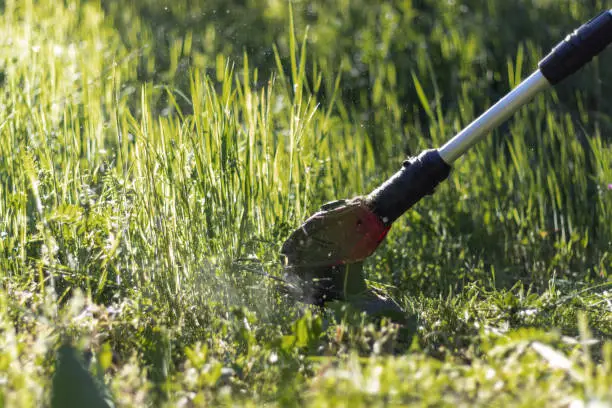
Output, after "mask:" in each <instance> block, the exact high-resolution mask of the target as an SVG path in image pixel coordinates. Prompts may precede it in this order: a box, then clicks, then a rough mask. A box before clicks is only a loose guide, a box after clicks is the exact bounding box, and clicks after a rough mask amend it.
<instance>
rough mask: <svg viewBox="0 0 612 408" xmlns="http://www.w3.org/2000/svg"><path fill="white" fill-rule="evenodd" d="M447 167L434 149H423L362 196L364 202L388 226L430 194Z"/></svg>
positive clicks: (442, 178)
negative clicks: (388, 177) (364, 198)
mask: <svg viewBox="0 0 612 408" xmlns="http://www.w3.org/2000/svg"><path fill="white" fill-rule="evenodd" d="M450 170H451V167H450V166H449V165H448V164H446V162H445V161H444V160H442V157H440V153H438V151H437V150H425V151H424V152H422V153H421V154H420V155H418V156H417V157H413V158H411V159H410V160H406V161H404V164H403V166H402V169H401V170H400V171H398V172H397V173H395V174H394V175H393V176H391V178H390V179H388V180H387V181H385V182H384V183H383V184H382V185H381V186H379V187H378V188H377V189H376V190H374V191H372V192H371V193H370V194H369V195H368V196H367V197H366V203H367V205H368V206H369V207H370V208H371V209H372V212H374V214H376V215H377V216H378V218H380V219H381V220H382V222H383V223H384V224H385V225H387V226H389V225H391V224H392V223H393V221H395V220H396V219H397V218H398V217H399V216H400V215H402V214H403V213H405V212H406V211H407V210H408V209H409V208H410V207H412V206H413V205H414V204H416V203H417V201H419V200H420V199H421V198H423V197H425V196H426V195H430V194H433V192H434V190H435V188H436V186H437V185H438V184H440V183H441V182H442V181H444V180H445V179H446V178H447V177H448V175H449V173H450Z"/></svg>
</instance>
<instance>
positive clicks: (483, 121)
mask: <svg viewBox="0 0 612 408" xmlns="http://www.w3.org/2000/svg"><path fill="white" fill-rule="evenodd" d="M549 86H550V83H549V82H548V80H547V79H546V78H545V77H544V75H542V73H541V72H540V70H537V71H535V72H534V73H533V74H531V75H530V76H529V77H528V78H527V79H525V80H524V81H523V82H521V83H520V84H519V85H518V86H517V87H516V88H514V89H513V90H512V91H511V92H510V93H508V94H507V95H506V96H504V97H503V98H502V99H500V100H499V101H498V102H497V103H496V104H495V105H493V106H492V107H490V108H489V109H488V110H487V111H486V112H485V113H483V114H482V115H480V117H478V119H476V120H475V121H473V122H472V123H470V124H469V125H468V126H467V127H466V128H465V129H463V130H462V131H461V132H459V133H458V134H457V135H456V136H455V137H453V138H452V139H451V140H449V141H448V142H446V144H445V145H444V146H442V147H441V148H440V149H438V153H440V157H442V160H444V161H445V162H446V163H447V164H452V163H453V162H454V161H455V160H457V159H458V158H459V157H460V156H461V155H462V154H463V153H465V152H466V151H467V150H468V149H469V148H470V147H472V146H473V145H474V144H475V143H476V142H478V141H479V140H480V139H482V138H483V137H484V136H485V135H486V134H488V133H489V132H490V131H491V130H493V129H495V128H496V127H497V126H499V125H501V124H502V123H503V122H505V121H506V120H507V119H508V118H509V117H510V116H512V114H514V113H515V112H516V111H517V110H518V109H520V108H521V107H522V106H523V105H525V104H526V103H528V102H529V101H531V100H532V99H533V97H534V96H535V95H536V94H538V93H539V92H540V91H542V90H544V89H546V88H548V87H549Z"/></svg>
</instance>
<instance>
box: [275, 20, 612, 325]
mask: <svg viewBox="0 0 612 408" xmlns="http://www.w3.org/2000/svg"><path fill="white" fill-rule="evenodd" d="M610 42H612V10H609V11H605V12H603V13H601V14H600V15H599V16H597V17H595V18H594V19H592V20H591V21H589V22H588V23H586V24H584V25H583V26H582V27H580V28H579V29H578V30H576V31H574V32H573V33H572V34H571V35H569V36H568V37H566V38H565V40H563V41H562V42H561V43H559V44H558V45H557V46H556V47H555V48H554V49H553V50H552V51H551V52H550V54H548V55H547V56H546V57H545V58H544V59H543V60H542V61H540V63H539V64H538V69H537V70H536V71H535V72H534V73H533V74H531V75H530V76H529V77H528V78H527V79H525V80H524V81H523V82H522V83H521V84H519V85H518V86H517V87H516V88H515V89H514V90H512V91H511V92H510V93H508V94H507V95H506V96H504V97H503V98H502V99H500V100H499V101H498V102H497V103H496V104H495V105H493V106H492V107H491V108H490V109H489V110H487V111H486V112H485V113H483V114H482V115H481V116H480V117H479V118H478V119H476V120H474V121H473V122H472V123H470V124H469V125H468V126H467V127H466V128H465V129H463V130H462V131H461V132H459V133H458V134H457V135H456V136H454V137H453V138H452V139H450V140H449V141H448V142H447V143H446V144H445V145H444V146H442V147H441V148H439V149H434V150H426V151H424V152H422V153H421V154H419V155H418V156H416V157H412V158H410V159H408V160H406V161H404V163H403V165H402V168H401V169H400V170H399V171H398V172H397V173H395V174H394V175H393V176H391V178H389V179H388V180H387V181H385V182H384V183H383V184H381V185H380V186H379V187H378V188H376V189H375V190H374V191H372V192H371V193H370V194H368V195H367V196H365V197H357V198H353V199H350V200H339V201H334V202H332V203H328V204H325V205H324V206H323V207H322V208H321V209H320V211H319V212H317V213H316V214H314V215H313V216H312V217H310V218H308V219H307V220H306V221H305V222H304V223H303V224H302V225H301V226H300V227H299V228H298V229H297V230H295V231H294V232H293V233H292V234H291V235H290V236H289V238H288V239H287V241H286V242H285V243H284V245H283V247H282V249H281V254H282V255H283V257H284V263H285V264H284V266H285V269H286V271H287V275H286V278H287V280H288V281H290V282H292V283H293V284H294V287H296V288H299V289H296V290H297V292H299V293H298V296H299V297H300V299H301V300H302V301H304V302H307V303H311V304H316V305H321V306H322V305H325V304H326V303H327V302H331V301H345V302H349V303H350V304H352V305H353V306H355V307H357V308H358V309H361V310H363V311H366V312H368V313H371V314H382V315H389V316H391V317H396V316H397V317H399V316H401V315H402V310H401V308H400V307H399V306H398V305H397V304H396V303H395V302H393V301H392V300H391V299H389V298H386V297H383V296H381V295H379V294H377V293H375V292H374V291H373V290H371V289H369V288H368V286H367V284H366V281H365V278H364V275H363V271H362V263H363V260H364V259H366V258H367V257H368V256H370V255H371V254H372V253H373V252H374V250H375V249H376V248H377V247H378V246H379V245H380V243H381V242H382V241H383V240H384V238H385V236H386V235H387V233H388V232H389V229H390V228H391V225H392V224H393V222H394V221H395V220H396V219H397V218H398V217H400V216H401V215H402V214H403V213H404V212H406V211H407V210H408V209H409V208H410V207H412V206H413V205H414V204H415V203H416V202H418V201H419V200H420V199H421V198H423V197H425V196H427V195H431V194H432V193H433V192H434V190H435V188H436V186H437V185H438V184H439V183H440V182H442V181H443V180H445V179H446V178H447V177H448V175H449V173H450V170H451V165H452V164H453V163H454V162H455V160H457V159H458V158H459V157H460V156H461V155H463V154H464V153H465V152H466V151H467V150H468V149H469V148H470V147H472V146H473V145H474V144H475V143H476V142H478V141H479V140H480V139H482V138H483V137H484V136H485V135H486V134H488V133H489V132H490V131H491V130H493V129H495V128H496V127H497V126H499V125H500V124H502V123H503V122H505V121H506V120H507V119H508V118H509V117H510V116H511V115H512V114H513V113H515V112H516V111H517V110H518V109H519V108H521V107H522V106H523V105H525V104H526V103H528V102H529V101H531V100H532V99H533V98H534V96H535V95H536V94H538V93H539V92H541V91H543V90H545V89H547V88H549V87H551V86H553V85H556V84H558V83H559V82H561V81H562V80H563V79H565V78H567V77H568V76H570V75H572V74H573V73H575V72H576V71H578V70H579V69H580V68H581V67H582V66H584V65H585V64H587V63H588V62H589V61H591V59H592V58H593V57H594V56H596V55H597V54H599V53H600V52H601V51H603V50H604V49H605V48H606V47H607V46H608V44H610Z"/></svg>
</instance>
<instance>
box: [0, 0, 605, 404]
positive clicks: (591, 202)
mask: <svg viewBox="0 0 612 408" xmlns="http://www.w3.org/2000/svg"><path fill="white" fill-rule="evenodd" d="M290 5H291V6H290ZM0 7H1V10H2V15H1V16H0V30H1V32H2V35H1V36H0V38H1V39H0V49H1V51H2V52H0V73H1V74H0V80H1V82H2V88H1V92H0V152H1V154H0V188H1V189H2V195H1V196H0V279H1V282H2V286H1V287H0V288H1V290H0V305H2V306H3V307H2V308H0V330H1V331H2V333H3V336H2V339H1V340H0V341H1V342H2V343H0V345H1V347H0V350H2V351H0V373H4V374H0V405H6V406H38V405H40V404H41V401H47V399H46V398H48V396H49V393H50V392H51V391H50V385H51V376H52V373H53V371H54V369H53V366H54V365H53V363H54V361H55V359H54V354H53V353H54V351H55V350H56V349H57V347H58V344H60V343H62V342H64V341H70V342H71V343H72V344H74V346H75V347H76V348H77V349H79V350H80V351H82V352H84V356H85V363H84V364H85V365H86V366H87V368H88V370H89V371H90V372H91V373H92V375H94V376H97V377H98V380H99V382H100V383H101V384H105V387H107V388H108V390H109V391H108V394H109V395H111V396H112V398H114V400H115V401H116V403H117V404H118V405H127V406H130V405H131V406H142V405H143V404H150V405H155V406H157V405H163V404H167V405H169V406H174V405H177V404H179V403H184V404H186V405H187V406H189V404H193V405H205V404H207V403H213V404H215V403H216V404H219V403H221V402H225V403H227V404H232V403H234V404H239V405H247V404H253V405H258V404H261V403H264V402H270V403H271V402H273V401H275V402H276V403H278V404H280V405H283V404H288V405H290V404H306V403H311V404H313V405H320V406H325V404H326V401H327V403H329V404H330V405H336V404H341V403H342V402H343V401H345V400H344V399H343V398H344V397H343V396H342V395H340V393H339V391H338V388H337V387H338V384H344V385H343V386H344V387H346V389H344V388H342V389H344V391H343V393H344V394H346V395H352V397H351V398H354V400H351V401H353V403H355V404H363V405H375V404H384V403H385V401H386V402H387V403H396V404H397V403H401V404H408V403H424V404H443V403H446V404H453V405H457V404H459V405H461V404H467V405H473V404H477V405H478V404H481V405H486V404H488V403H492V402H498V403H519V402H522V403H525V404H551V405H554V404H557V405H563V404H566V405H567V403H569V402H568V401H569V400H567V398H577V399H578V400H580V401H582V400H585V401H588V400H589V399H592V398H603V397H608V398H610V394H609V390H610V384H611V382H612V374H611V368H610V367H611V365H610V364H612V348H611V347H610V343H609V342H608V343H605V340H606V339H608V340H609V338H610V336H611V335H612V309H610V302H611V300H610V286H609V285H610V284H609V282H610V278H609V277H610V270H611V268H612V255H611V254H610V252H611V248H612V244H611V243H612V210H611V209H610V208H611V207H610V204H611V202H612V191H611V190H610V187H609V185H610V183H612V162H611V159H610V158H611V157H612V144H611V140H612V136H611V135H612V123H611V120H610V119H611V116H610V112H612V102H611V100H610V98H608V97H607V95H610V94H611V92H612V89H611V88H612V72H610V70H608V69H606V68H607V67H610V66H612V65H611V62H612V53H610V52H607V53H604V54H603V55H602V56H601V57H600V58H598V59H596V60H595V61H594V62H593V63H592V64H590V65H589V66H588V67H586V68H585V69H584V70H583V71H582V72H581V73H580V74H578V75H576V76H574V77H573V78H571V79H570V80H568V81H567V82H565V83H564V84H563V85H561V86H560V87H558V88H556V89H555V90H554V91H553V92H551V93H548V94H546V95H541V96H539V97H538V98H536V100H535V101H534V102H533V103H532V104H530V105H529V106H528V107H526V108H524V109H523V110H521V112H520V113H518V114H517V115H516V116H515V118H513V119H512V120H511V121H510V122H508V123H507V124H506V125H504V126H502V127H501V128H500V129H498V130H496V131H495V132H494V134H493V135H492V136H491V137H490V138H489V139H488V140H487V141H485V142H483V143H481V144H480V145H479V146H478V147H477V148H476V149H475V150H474V151H473V152H471V153H469V154H468V155H467V156H466V157H465V158H463V159H461V160H460V161H459V162H458V163H457V166H456V168H455V170H454V171H453V173H452V175H451V177H450V179H449V181H448V182H447V183H445V184H444V185H442V186H441V187H440V188H439V190H438V192H437V193H436V194H435V195H434V196H432V197H430V198H427V199H425V200H423V202H421V203H420V204H419V205H418V206H417V207H415V208H414V209H413V210H412V211H410V212H409V213H408V214H407V215H405V216H404V217H403V218H401V219H400V220H399V221H398V222H397V223H396V225H395V226H394V228H393V230H392V232H391V233H390V235H389V237H388V239H387V241H386V243H385V244H384V245H383V246H382V247H381V248H380V249H379V250H378V251H377V253H376V255H375V256H374V257H373V259H371V260H370V261H368V263H367V265H366V270H367V272H368V277H369V278H371V279H372V280H373V281H377V282H379V283H381V284H383V285H385V287H386V288H387V290H388V291H389V293H391V294H393V295H394V296H395V297H396V298H397V299H398V301H399V302H400V303H401V304H402V305H403V306H404V307H406V308H407V310H409V311H410V312H412V313H414V314H415V315H416V316H417V317H418V322H419V331H418V333H416V335H415V339H416V340H415V341H414V342H412V343H410V342H409V344H407V345H406V344H403V345H402V344H401V343H402V342H401V341H399V340H397V336H399V335H398V333H397V332H396V328H393V327H391V326H389V327H386V326H385V327H383V328H382V329H377V328H375V327H374V326H371V325H369V324H368V323H367V322H364V321H360V320H357V321H354V320H351V319H349V318H347V319H348V320H347V319H340V321H338V322H336V323H331V322H330V321H329V318H330V316H328V314H326V312H322V311H317V310H313V311H308V310H307V309H306V308H305V307H304V306H303V305H299V304H294V303H293V302H292V301H291V300H290V299H286V298H284V297H283V296H281V295H279V294H278V293H276V292H275V290H274V285H273V282H272V281H267V280H265V279H264V278H262V277H261V276H260V275H257V273H262V272H263V273H269V274H272V275H279V274H281V273H282V271H281V270H280V265H279V264H278V259H277V255H278V250H279V248H280V245H281V244H282V242H283V240H284V239H285V238H286V236H287V235H288V233H289V232H290V231H291V230H292V229H293V228H295V227H297V226H298V225H299V223H300V222H301V221H303V220H304V219H305V218H306V217H307V216H308V215H309V214H311V213H312V212H313V211H315V210H316V209H317V208H318V207H319V205H321V204H322V203H324V202H326V201H329V200H332V199H336V198H345V197H352V196H355V195H360V194H365V193H367V192H369V191H371V189H373V188H374V187H375V186H376V185H377V184H379V183H380V182H381V181H382V180H384V179H386V178H387V177H388V176H389V175H390V174H392V173H393V172H395V171H396V170H397V169H398V167H399V165H400V163H401V161H402V160H403V159H404V158H405V157H406V156H407V155H410V154H416V153H418V152H419V151H420V150H421V149H424V148H431V147H436V146H440V145H441V144H442V143H443V142H444V141H445V140H447V139H448V138H450V137H451V136H452V135H453V134H454V133H456V132H457V131H459V130H460V129H461V128H462V127H463V126H465V125H467V124H468V123H469V122H470V121H471V120H472V119H473V118H474V117H476V116H477V115H478V114H479V113H480V112H481V111H483V110H484V109H486V107H487V106H489V105H490V104H491V103H492V102H494V101H495V100H496V99H497V98H499V97H500V96H502V95H503V94H505V93H506V92H507V91H508V90H509V89H510V88H512V87H513V86H515V85H516V84H518V83H519V82H520V80H521V78H524V77H526V76H527V75H528V74H529V73H530V72H531V71H532V70H533V69H535V67H536V65H537V62H538V61H539V60H540V59H541V58H542V57H543V56H544V55H545V53H546V52H548V50H549V49H550V48H551V47H552V46H553V45H554V44H556V43H557V42H558V41H559V40H560V39H561V38H563V37H564V35H565V34H567V33H568V32H570V31H571V30H572V29H574V28H576V27H577V26H579V25H580V24H582V23H583V22H585V21H587V20H588V19H590V18H591V17H592V16H594V15H596V14H598V13H599V12H600V11H601V10H603V9H606V8H607V7H606V4H605V2H603V1H581V2H577V1H570V0H562V1H544V0H540V1H523V0H520V1H519V0H517V1H512V2H506V1H495V0H487V1H484V0H480V1H462V2H460V1H446V2H439V1H406V0H405V1H399V0H396V1H380V2H377V3H376V4H372V3H371V2H367V1H365V0H363V1H362V0H356V1H348V0H347V1H344V0H341V1H336V2H329V1H312V2H303V1H293V2H291V3H289V2H286V1H275V0H265V1H264V0H251V1H217V0H210V1H187V0H177V1H173V2H169V1H168V2H164V1H153V0H137V1H132V2H115V1H85V0H82V1H63V2H52V1H46V0H39V1H34V0H24V1H16V0H12V1H9V0H6V1H3V2H1V3H0ZM608 7H609V5H608ZM332 321H333V320H332ZM394 330H395V331H394ZM572 341H573V343H572ZM394 342H395V343H394ZM534 342H535V343H538V344H545V345H544V347H542V346H537V347H531V345H532V344H534ZM389 343H392V344H395V345H394V346H393V347H391V348H395V351H396V352H397V353H398V354H399V356H398V357H394V356H393V355H389V354H386V355H385V353H384V352H381V347H382V348H383V350H384V349H385V347H388V346H386V345H388V344H389ZM604 343H605V344H604ZM409 347H410V348H409ZM526 349H527V350H528V351H525V350H526ZM551 350H552V352H551ZM381 354H382V355H383V357H380V355H381ZM357 355H361V356H362V357H364V356H365V357H368V358H369V360H367V361H365V362H364V361H363V360H360V359H359V358H357V357H356V356H357ZM551 356H552V357H551ZM335 357H340V358H338V359H337V360H335V359H334V358H335ZM365 357H364V358H365ZM563 359H565V360H563ZM542 361H544V362H548V363H549V364H548V365H547V364H542ZM551 361H552V362H551ZM559 361H561V362H559ZM567 361H569V363H567ZM361 363H364V364H361ZM566 363H567V364H566ZM568 364H569V365H568ZM468 367H469V368H468ZM559 367H561V368H559ZM563 367H570V368H563ZM466 370H467V372H466ZM491 370H493V371H491ZM491 372H493V374H491ZM578 372H579V374H577V373H578ZM347 373H349V374H348V377H347ZM381 373H383V374H381ZM419 373H421V374H419ZM381 375H384V376H385V377H384V378H385V380H384V381H383V380H380V378H381V377H380V376H381ZM411 376H414V379H413V380H412V381H405V379H406V378H412V377H411ZM419 376H421V377H419ZM350 378H354V381H353V380H350V381H349V380H348V379H350ZM376 378H378V380H376ZM357 379H360V380H359V381H358V380H357ZM344 381H347V382H344ZM351 381H352V382H351ZM376 381H379V382H378V383H379V384H380V383H381V381H382V383H387V384H389V386H388V387H387V388H385V387H382V388H381V386H379V387H378V388H377V387H375V386H374V385H372V387H373V388H372V391H371V392H370V391H368V389H369V388H368V386H369V385H371V384H376ZM470 381H471V382H470ZM474 381H476V382H477V383H479V384H480V383H482V384H483V385H482V390H484V391H482V392H480V393H478V392H476V391H474V390H473V389H471V388H470V384H472V383H473V382H474ZM500 381H501V383H500ZM58 383H61V382H59V381H58ZM422 384H430V386H429V388H427V387H425V386H424V385H422ZM500 384H501V385H500ZM421 386H422V387H423V388H421ZM496 387H501V388H499V389H497V388H496ZM464 389H465V391H464ZM427 390H429V391H427ZM470 390H472V391H470ZM483 393H484V396H483V395H482V394H483ZM568 396H570V397H568ZM570 402H571V401H570Z"/></svg>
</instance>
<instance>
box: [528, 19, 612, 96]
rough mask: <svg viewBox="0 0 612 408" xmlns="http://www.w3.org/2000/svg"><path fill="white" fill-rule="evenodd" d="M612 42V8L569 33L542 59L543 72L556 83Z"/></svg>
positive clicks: (541, 67)
mask: <svg viewBox="0 0 612 408" xmlns="http://www.w3.org/2000/svg"><path fill="white" fill-rule="evenodd" d="M611 42H612V10H611V11H604V12H603V13H601V14H600V15H598V16H597V17H595V18H593V19H592V20H591V21H589V22H588V23H586V24H584V25H583V26H582V27H580V28H579V29H577V30H576V31H574V32H573V33H572V34H570V35H568V36H567V38H566V39H565V40H563V41H561V42H560V43H559V44H557V46H556V47H555V48H554V49H553V50H552V51H551V52H550V54H548V55H547V56H546V57H545V58H544V59H543V60H542V61H540V64H539V66H540V72H542V74H543V75H544V76H545V77H546V79H548V81H549V82H550V83H551V84H552V85H555V84H557V83H559V82H561V81H562V80H563V79H565V78H567V77H568V76H570V75H572V74H573V73H574V72H576V71H578V70H579V69H580V68H582V67H583V66H584V65H585V64H586V63H588V62H589V61H591V60H592V59H593V57H594V56H596V55H597V54H599V53H600V52H602V51H603V50H604V48H606V47H607V46H608V44H610V43H611Z"/></svg>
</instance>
